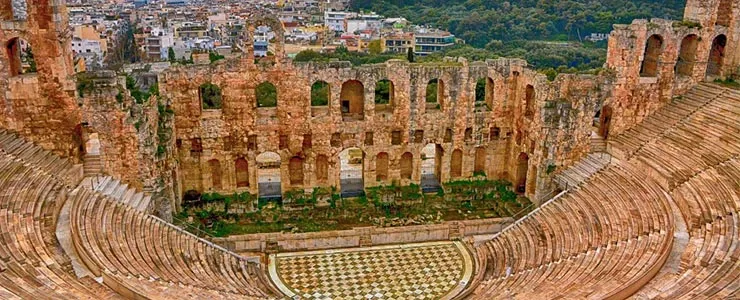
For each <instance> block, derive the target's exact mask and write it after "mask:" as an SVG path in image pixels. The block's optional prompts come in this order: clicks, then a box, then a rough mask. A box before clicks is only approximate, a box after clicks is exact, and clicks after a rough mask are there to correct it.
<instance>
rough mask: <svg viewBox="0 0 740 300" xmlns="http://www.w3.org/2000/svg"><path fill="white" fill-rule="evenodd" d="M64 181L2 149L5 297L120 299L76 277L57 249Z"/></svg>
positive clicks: (0, 228) (0, 240)
mask: <svg viewBox="0 0 740 300" xmlns="http://www.w3.org/2000/svg"><path fill="white" fill-rule="evenodd" d="M65 196H66V188H65V187H64V183H62V182H60V181H58V180H57V179H55V178H53V177H52V176H51V175H50V174H49V173H46V172H40V171H39V170H37V169H35V168H31V167H29V166H27V165H26V164H25V163H23V162H21V161H19V160H18V159H17V158H16V157H14V156H11V155H8V154H7V153H5V152H4V150H0V287H2V289H0V298H3V299H18V298H21V299H100V298H101V297H104V298H107V299H116V298H117V296H116V295H115V294H114V293H113V291H112V290H110V289H108V288H106V287H105V286H103V285H101V284H99V283H97V282H96V281H94V280H93V279H91V278H89V277H85V278H81V279H78V278H76V277H75V276H74V275H72V273H71V265H70V263H69V258H68V257H66V255H64V253H63V252H62V251H61V250H59V248H58V247H57V246H56V245H57V244H58V243H57V242H56V237H55V235H54V228H55V222H56V216H57V215H58V210H59V209H60V207H61V204H62V203H63V202H64V199H65Z"/></svg>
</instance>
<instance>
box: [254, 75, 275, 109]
mask: <svg viewBox="0 0 740 300" xmlns="http://www.w3.org/2000/svg"><path fill="white" fill-rule="evenodd" d="M255 94H256V96H257V107H277V101H278V99H277V88H276V87H275V85H273V84H272V83H270V82H267V81H265V82H263V83H260V84H259V85H258V86H257V88H256V89H255Z"/></svg>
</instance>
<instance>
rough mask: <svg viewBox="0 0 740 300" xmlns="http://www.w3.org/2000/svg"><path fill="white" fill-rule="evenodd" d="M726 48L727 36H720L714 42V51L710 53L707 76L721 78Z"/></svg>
mask: <svg viewBox="0 0 740 300" xmlns="http://www.w3.org/2000/svg"><path fill="white" fill-rule="evenodd" d="M725 46H727V36H725V35H724V34H720V35H718V36H717V37H716V38H714V41H712V50H710V51H709V61H708V62H707V76H720V75H721V73H722V64H723V63H724V59H725Z"/></svg>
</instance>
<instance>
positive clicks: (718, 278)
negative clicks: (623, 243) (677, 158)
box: [635, 158, 740, 299]
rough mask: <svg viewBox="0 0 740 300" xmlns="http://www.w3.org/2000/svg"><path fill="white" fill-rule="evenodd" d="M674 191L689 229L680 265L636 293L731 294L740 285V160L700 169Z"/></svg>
mask: <svg viewBox="0 0 740 300" xmlns="http://www.w3.org/2000/svg"><path fill="white" fill-rule="evenodd" d="M672 195H673V199H674V201H675V202H676V204H677V206H678V207H679V210H680V211H681V214H682V215H683V218H684V220H685V222H686V224H687V228H688V231H689V243H688V245H687V246H686V248H685V249H684V251H683V253H682V255H681V262H680V266H681V267H680V269H679V270H678V271H677V272H667V273H665V274H663V275H662V276H659V277H657V278H656V279H655V280H653V281H652V282H651V283H650V284H648V285H647V286H645V288H644V289H643V291H641V292H640V293H638V294H637V295H636V296H635V298H637V299H655V298H661V299H697V298H717V299H720V298H721V299H724V298H730V294H731V293H733V292H736V291H737V290H738V289H740V218H739V217H738V212H740V160H739V159H738V158H733V159H730V160H728V161H727V162H724V163H722V164H720V165H718V166H717V167H715V168H711V169H709V170H707V171H705V172H702V173H701V174H699V175H697V176H695V177H693V178H691V179H690V180H689V181H687V182H686V183H684V184H682V185H681V186H679V187H678V188H676V189H675V190H674V191H673V193H672Z"/></svg>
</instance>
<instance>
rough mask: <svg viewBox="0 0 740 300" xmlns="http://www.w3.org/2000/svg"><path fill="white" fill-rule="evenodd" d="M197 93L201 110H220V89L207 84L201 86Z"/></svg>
mask: <svg viewBox="0 0 740 300" xmlns="http://www.w3.org/2000/svg"><path fill="white" fill-rule="evenodd" d="M199 91H200V100H201V102H202V103H203V109H221V105H222V95H221V88H220V87H218V86H217V85H215V84H213V83H210V82H208V83H204V84H202V85H201V86H200V89H199Z"/></svg>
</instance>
